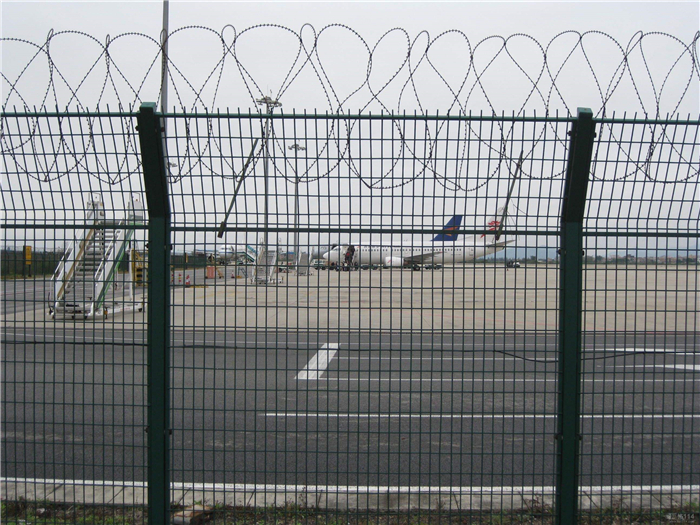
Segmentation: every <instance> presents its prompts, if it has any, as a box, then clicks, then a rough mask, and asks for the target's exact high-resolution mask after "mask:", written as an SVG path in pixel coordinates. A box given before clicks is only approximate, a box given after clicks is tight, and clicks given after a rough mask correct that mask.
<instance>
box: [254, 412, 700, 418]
mask: <svg viewBox="0 0 700 525" xmlns="http://www.w3.org/2000/svg"><path fill="white" fill-rule="evenodd" d="M264 416H265V417H289V418H294V417H298V418H311V419H313V418H317V419H323V418H328V419H341V418H348V419H556V418H557V415H556V414H359V413H349V412H348V413H344V414H336V413H332V412H329V413H323V412H267V413H265V414H264ZM581 419H700V414H587V415H582V416H581Z"/></svg>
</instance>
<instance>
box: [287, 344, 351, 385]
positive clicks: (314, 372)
mask: <svg viewBox="0 0 700 525" xmlns="http://www.w3.org/2000/svg"><path fill="white" fill-rule="evenodd" d="M339 348H340V345H339V344H338V343H326V344H324V345H323V346H322V347H321V349H320V350H319V351H318V352H316V353H315V354H314V356H313V357H312V358H311V359H310V360H309V362H308V363H306V366H305V367H304V368H303V369H302V370H301V371H300V372H299V373H298V374H297V376H296V378H295V379H296V380H297V381H307V380H318V379H321V376H322V375H323V373H324V372H325V371H326V369H327V368H328V365H329V363H330V362H331V361H332V360H333V357H335V354H336V353H337V352H338V349H339Z"/></svg>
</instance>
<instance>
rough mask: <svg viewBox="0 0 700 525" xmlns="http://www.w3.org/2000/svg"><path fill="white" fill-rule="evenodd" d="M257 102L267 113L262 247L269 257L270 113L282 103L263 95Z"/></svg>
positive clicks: (264, 142) (264, 138)
mask: <svg viewBox="0 0 700 525" xmlns="http://www.w3.org/2000/svg"><path fill="white" fill-rule="evenodd" d="M255 102H257V103H258V104H259V105H261V106H262V105H264V106H265V113H266V114H267V119H266V120H265V129H264V131H263V158H264V160H265V162H264V163H263V172H264V176H265V178H264V191H265V209H264V217H265V219H264V220H265V223H264V225H263V245H262V248H263V250H265V257H267V241H268V239H267V237H268V229H269V200H270V192H269V190H268V176H269V162H270V148H269V141H268V139H269V136H270V115H272V112H273V111H274V109H275V108H277V107H281V106H282V103H281V102H278V101H277V100H275V99H273V98H272V97H268V96H265V97H262V98H259V99H257V100H256V101H255Z"/></svg>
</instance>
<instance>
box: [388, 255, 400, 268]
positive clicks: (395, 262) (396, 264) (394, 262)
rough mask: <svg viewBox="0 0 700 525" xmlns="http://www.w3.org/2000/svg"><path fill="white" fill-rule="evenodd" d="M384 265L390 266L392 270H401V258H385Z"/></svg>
mask: <svg viewBox="0 0 700 525" xmlns="http://www.w3.org/2000/svg"><path fill="white" fill-rule="evenodd" d="M384 264H386V265H387V266H391V267H393V268H401V267H403V258H402V257H387V258H386V259H384Z"/></svg>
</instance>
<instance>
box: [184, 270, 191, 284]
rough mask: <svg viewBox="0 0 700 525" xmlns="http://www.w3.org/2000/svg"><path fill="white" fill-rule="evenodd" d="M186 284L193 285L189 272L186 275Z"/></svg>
mask: <svg viewBox="0 0 700 525" xmlns="http://www.w3.org/2000/svg"><path fill="white" fill-rule="evenodd" d="M185 286H192V283H191V282H190V274H189V273H188V274H187V277H185Z"/></svg>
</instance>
